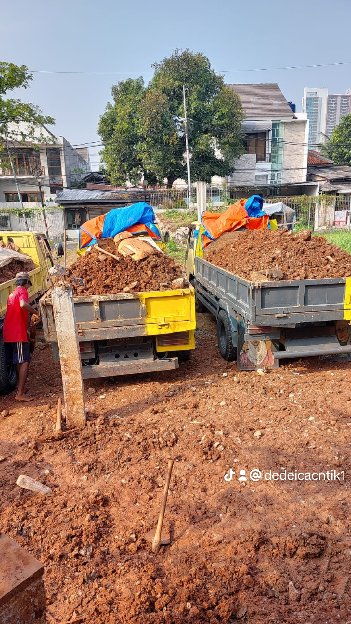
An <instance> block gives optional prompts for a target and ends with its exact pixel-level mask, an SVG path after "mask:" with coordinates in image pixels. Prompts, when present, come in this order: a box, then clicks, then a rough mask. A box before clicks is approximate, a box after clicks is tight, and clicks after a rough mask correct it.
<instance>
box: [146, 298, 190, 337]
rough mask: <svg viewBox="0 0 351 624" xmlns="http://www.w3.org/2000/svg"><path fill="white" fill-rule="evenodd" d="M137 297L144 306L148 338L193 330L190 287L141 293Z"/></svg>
mask: <svg viewBox="0 0 351 624" xmlns="http://www.w3.org/2000/svg"><path fill="white" fill-rule="evenodd" d="M138 296H139V299H140V301H141V302H142V303H143V305H144V306H145V310H146V318H145V324H146V329H147V335H148V336H156V335H160V334H170V333H173V332H183V331H191V330H194V329H195V327H196V316H195V294H194V289H193V288H192V287H190V288H181V289H178V290H165V291H161V292H160V291H151V292H142V293H139V294H138Z"/></svg>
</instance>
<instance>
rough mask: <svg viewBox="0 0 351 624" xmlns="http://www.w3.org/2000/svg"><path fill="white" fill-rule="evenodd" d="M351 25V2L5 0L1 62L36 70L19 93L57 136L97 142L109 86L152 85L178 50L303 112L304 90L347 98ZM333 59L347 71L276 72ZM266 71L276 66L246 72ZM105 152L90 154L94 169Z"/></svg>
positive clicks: (1, 1) (0, 5)
mask: <svg viewBox="0 0 351 624" xmlns="http://www.w3.org/2000/svg"><path fill="white" fill-rule="evenodd" d="M350 23H351V0H332V1H330V0H293V1H291V0H217V1H214V0H212V1H209V0H177V2H169V1H168V0H148V2H145V1H142V0H129V1H128V0H123V1H121V0H98V1H94V2H93V1H92V0H55V1H54V0H31V2H28V0H16V2H10V1H9V0H0V60H2V61H11V62H13V63H16V64H19V65H22V64H24V65H27V66H28V67H29V69H31V70H33V72H34V73H33V81H32V82H31V83H30V87H29V88H28V89H26V90H23V89H22V90H17V91H16V92H14V93H15V96H16V97H20V98H21V99H22V100H23V101H28V102H32V103H34V104H37V105H38V106H40V108H41V109H42V110H43V112H44V113H45V114H47V115H52V116H53V117H54V118H55V120H56V125H55V127H52V128H50V129H51V130H52V131H53V132H54V133H55V134H58V135H63V136H64V137H65V138H66V139H67V140H68V141H70V142H71V143H72V144H75V145H78V144H79V145H81V144H83V143H86V144H89V145H90V144H91V143H92V142H94V141H95V142H96V141H98V140H99V136H98V134H97V125H98V121H99V116H100V115H101V114H102V113H103V112H104V109H105V107H106V103H107V102H108V101H109V100H110V99H111V86H112V85H113V84H116V83H117V82H118V81H120V80H124V79H126V78H129V77H134V78H135V77H138V76H143V77H144V79H145V81H146V82H148V81H149V80H150V78H151V76H152V73H153V70H152V68H151V65H152V63H154V62H159V61H161V60H162V59H163V58H165V57H167V56H169V55H170V54H172V52H173V51H174V50H175V49H176V48H178V49H186V48H189V49H190V50H192V51H194V52H202V53H204V54H205V55H206V56H207V57H208V58H209V60H210V62H211V64H212V67H213V68H214V69H215V71H217V72H218V73H222V74H223V76H224V80H225V82H228V83H250V82H251V83H258V82H277V83H278V84H279V86H280V88H281V90H282V92H283V93H284V95H285V97H286V98H287V100H291V101H293V102H295V103H296V105H297V111H300V110H301V98H302V95H303V88H304V87H305V86H308V87H326V88H328V89H329V91H330V92H333V93H343V92H345V90H346V89H348V88H351V50H349V47H350V46H349V40H350V35H349V31H350ZM334 62H345V63H346V64H345V65H342V66H338V67H337V66H326V67H319V68H305V69H291V70H287V69H276V68H281V67H285V66H291V65H294V66H296V65H298V66H306V65H311V64H331V63H334ZM262 68H275V69H272V70H270V71H247V70H253V69H262ZM239 70H240V71H239ZM241 70H246V71H241ZM41 72H81V73H71V74H70V73H41ZM99 149H100V148H99V147H90V156H91V161H92V162H91V164H92V169H93V170H96V169H97V168H98V163H99V156H98V152H99Z"/></svg>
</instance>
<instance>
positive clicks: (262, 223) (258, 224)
mask: <svg viewBox="0 0 351 624" xmlns="http://www.w3.org/2000/svg"><path fill="white" fill-rule="evenodd" d="M268 219H269V216H268V215H262V217H250V219H249V220H248V222H247V224H246V227H247V229H248V230H266V229H267V227H268Z"/></svg>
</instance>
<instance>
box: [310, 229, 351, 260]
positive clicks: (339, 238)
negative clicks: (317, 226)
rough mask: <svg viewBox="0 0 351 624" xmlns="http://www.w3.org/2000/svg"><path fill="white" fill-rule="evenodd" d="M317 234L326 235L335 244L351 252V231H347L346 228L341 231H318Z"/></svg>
mask: <svg viewBox="0 0 351 624" xmlns="http://www.w3.org/2000/svg"><path fill="white" fill-rule="evenodd" d="M316 235H317V236H324V238H326V239H327V241H328V242H329V243H333V245H336V246H337V247H340V249H343V250H344V251H347V253H349V254H351V232H346V231H345V230H342V231H340V232H327V233H326V234H320V233H319V232H316Z"/></svg>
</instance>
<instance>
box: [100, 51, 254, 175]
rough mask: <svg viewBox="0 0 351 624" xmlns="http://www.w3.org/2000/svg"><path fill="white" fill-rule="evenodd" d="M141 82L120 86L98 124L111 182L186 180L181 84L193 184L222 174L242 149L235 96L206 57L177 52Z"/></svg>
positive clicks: (113, 91) (240, 120) (237, 101)
mask: <svg viewBox="0 0 351 624" xmlns="http://www.w3.org/2000/svg"><path fill="white" fill-rule="evenodd" d="M153 67H154V69H155V73H154V76H153V78H152V80H151V82H150V84H149V85H148V87H146V88H145V87H144V83H143V81H142V79H141V78H139V79H137V80H126V81H123V82H120V83H118V84H117V85H116V86H115V87H113V89H112V95H113V99H114V102H113V104H108V105H107V108H106V111H105V113H104V114H103V115H102V116H101V118H100V124H99V134H100V136H101V138H102V140H103V142H104V149H103V152H102V155H103V158H104V162H105V164H106V169H107V172H108V175H109V176H110V178H111V181H113V182H118V183H123V182H125V181H126V179H128V178H129V179H130V180H131V181H134V182H135V181H136V180H137V179H140V175H141V174H144V176H145V178H146V179H147V180H148V181H149V182H151V183H155V182H159V183H162V182H163V180H164V178H167V183H168V186H169V187H170V186H171V185H172V183H173V182H174V180H175V179H176V178H179V177H180V178H186V162H185V157H184V153H185V133H184V106H183V85H185V87H186V99H187V109H188V110H187V113H188V131H189V146H190V154H191V178H192V181H196V180H202V181H207V182H209V181H210V180H211V177H212V176H213V175H219V176H225V175H228V174H229V173H231V171H232V169H233V160H234V159H235V158H237V157H238V156H240V154H241V153H242V151H243V145H242V138H241V137H242V135H241V122H242V119H243V113H242V109H241V104H240V100H239V97H238V96H237V95H236V94H235V93H234V92H233V91H232V90H231V89H230V88H229V87H227V86H225V84H224V81H223V78H222V77H221V76H219V75H217V74H216V73H215V72H214V70H213V69H212V68H211V65H210V62H209V60H208V59H207V58H206V56H204V55H203V54H197V53H193V52H191V51H190V50H185V51H184V52H180V51H179V50H176V51H175V52H174V53H173V54H172V55H171V56H170V57H169V58H165V59H164V60H163V61H162V62H161V63H156V64H154V66H153Z"/></svg>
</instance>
